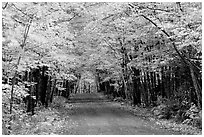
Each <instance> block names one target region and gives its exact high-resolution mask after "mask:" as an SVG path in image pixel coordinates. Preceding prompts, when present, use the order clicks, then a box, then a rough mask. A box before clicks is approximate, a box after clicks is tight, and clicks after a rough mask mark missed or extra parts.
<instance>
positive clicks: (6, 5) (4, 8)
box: [2, 2, 8, 10]
mask: <svg viewBox="0 0 204 137" xmlns="http://www.w3.org/2000/svg"><path fill="white" fill-rule="evenodd" d="M7 6H8V2H6V4H5V5H4V6H3V7H2V9H3V10H4V9H5V8H6V7H7Z"/></svg>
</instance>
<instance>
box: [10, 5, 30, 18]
mask: <svg viewBox="0 0 204 137" xmlns="http://www.w3.org/2000/svg"><path fill="white" fill-rule="evenodd" d="M12 6H13V7H14V8H15V9H16V10H18V11H20V12H21V13H23V14H24V15H26V16H28V17H29V18H33V15H29V14H27V13H25V12H23V11H22V10H21V9H19V8H18V7H16V5H15V4H13V3H12Z"/></svg>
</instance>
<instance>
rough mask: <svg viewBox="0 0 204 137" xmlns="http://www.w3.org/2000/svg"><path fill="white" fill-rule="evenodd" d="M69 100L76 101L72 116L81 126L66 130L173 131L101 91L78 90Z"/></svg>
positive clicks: (81, 132) (76, 132) (78, 132)
mask: <svg viewBox="0 0 204 137" xmlns="http://www.w3.org/2000/svg"><path fill="white" fill-rule="evenodd" d="M68 103H71V104H73V109H72V110H71V111H72V115H71V116H70V119H71V120H72V121H74V122H75V123H77V126H76V127H74V128H72V129H71V130H70V131H69V132H67V133H66V132H65V133H64V134H74V135H164V134H165V135H172V134H174V135H175V134H179V133H176V132H173V131H169V130H167V129H162V128H161V127H160V126H158V125H156V124H155V122H153V121H148V120H145V119H143V118H141V117H137V116H134V115H133V114H131V113H130V112H128V111H125V110H123V109H121V108H120V107H119V105H115V104H116V103H114V102H111V101H109V100H108V99H106V98H105V97H104V96H103V95H102V94H100V93H83V94H76V95H74V96H72V97H71V98H70V100H69V101H68Z"/></svg>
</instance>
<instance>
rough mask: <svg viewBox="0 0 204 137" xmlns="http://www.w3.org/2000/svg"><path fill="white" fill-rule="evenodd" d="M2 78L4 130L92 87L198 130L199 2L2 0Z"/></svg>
mask: <svg viewBox="0 0 204 137" xmlns="http://www.w3.org/2000/svg"><path fill="white" fill-rule="evenodd" d="M1 83H2V133H3V134H15V133H14V132H13V131H14V129H15V127H16V125H18V126H19V125H20V124H19V123H18V124H16V119H18V120H19V119H24V118H25V117H27V118H28V117H32V116H33V115H35V114H36V113H37V112H38V111H40V110H42V109H44V108H45V109H46V108H49V107H50V106H52V105H53V103H54V100H55V97H57V96H63V97H64V98H67V99H69V98H70V95H72V94H77V93H93V92H99V93H102V94H104V95H106V96H107V97H108V98H110V99H112V100H114V101H117V100H123V101H125V102H127V103H129V104H130V105H131V106H137V107H139V108H149V109H151V112H152V113H153V114H154V115H155V117H157V118H158V119H168V120H169V119H174V120H175V121H176V122H177V123H182V124H187V125H192V126H194V127H197V128H199V129H201V128H202V3H201V2H168V3H165V2H77V3H74V2H22V3H21V2H3V3H2V82H1ZM23 124H25V123H23V122H21V126H22V127H23V126H24V125H23ZM16 130H18V129H16Z"/></svg>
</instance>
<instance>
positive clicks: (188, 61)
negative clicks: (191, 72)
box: [140, 15, 200, 71]
mask: <svg viewBox="0 0 204 137" xmlns="http://www.w3.org/2000/svg"><path fill="white" fill-rule="evenodd" d="M140 16H142V17H144V18H145V19H147V20H148V21H149V22H151V23H152V24H153V25H154V26H155V27H157V28H158V29H159V30H161V31H162V32H163V33H164V34H165V35H166V36H167V37H168V38H169V40H170V41H171V42H172V45H173V47H174V49H175V51H176V53H177V54H178V55H179V57H180V58H181V59H182V60H183V61H184V63H185V64H187V65H191V66H194V67H195V68H196V69H198V70H199V71H200V68H199V67H197V66H195V64H193V63H192V62H191V60H190V59H188V58H187V57H186V56H185V55H183V54H181V53H180V52H179V50H178V49H177V47H176V44H175V43H174V40H173V39H172V38H171V37H170V35H169V34H168V33H167V32H166V31H165V30H164V29H163V28H161V27H159V26H158V25H157V24H156V23H155V22H153V21H152V20H151V19H149V18H148V17H146V16H145V15H140ZM189 63H190V64H189Z"/></svg>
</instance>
